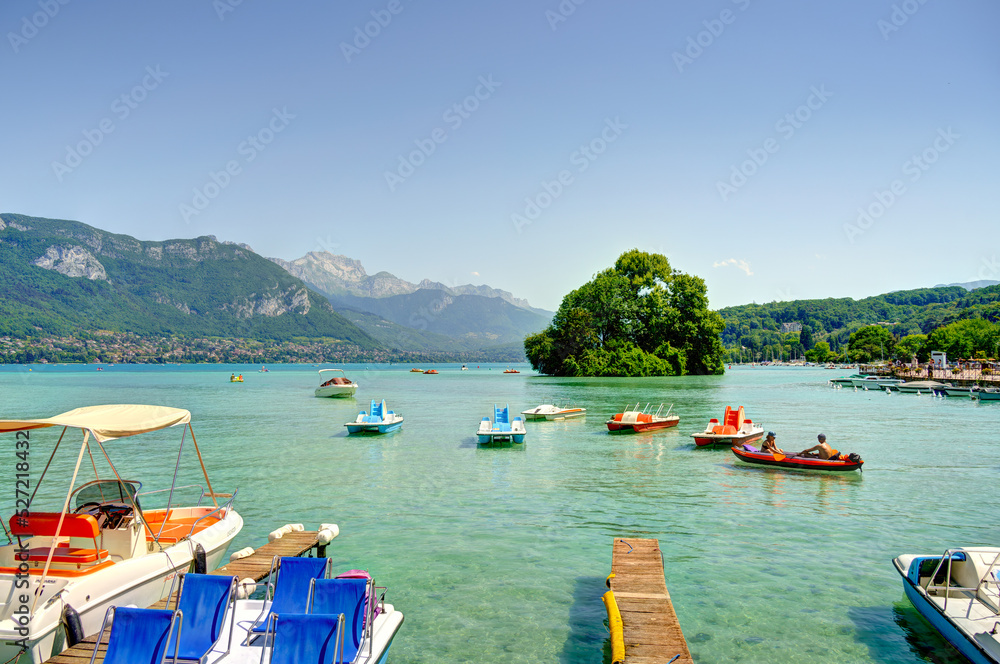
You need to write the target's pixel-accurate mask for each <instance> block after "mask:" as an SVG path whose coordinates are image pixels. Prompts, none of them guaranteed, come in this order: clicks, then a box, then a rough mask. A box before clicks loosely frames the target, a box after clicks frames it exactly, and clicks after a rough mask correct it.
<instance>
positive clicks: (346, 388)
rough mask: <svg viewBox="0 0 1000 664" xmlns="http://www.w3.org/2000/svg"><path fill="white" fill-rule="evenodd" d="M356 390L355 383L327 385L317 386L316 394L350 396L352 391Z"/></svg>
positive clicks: (352, 394)
mask: <svg viewBox="0 0 1000 664" xmlns="http://www.w3.org/2000/svg"><path fill="white" fill-rule="evenodd" d="M357 391H358V386H357V384H353V385H327V386H326V387H317V388H316V393H315V394H316V396H318V397H334V398H337V397H352V396H354V393H355V392H357Z"/></svg>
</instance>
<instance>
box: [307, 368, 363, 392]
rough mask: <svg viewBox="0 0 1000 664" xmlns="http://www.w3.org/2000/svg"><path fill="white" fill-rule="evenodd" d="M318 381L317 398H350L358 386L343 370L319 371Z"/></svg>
mask: <svg viewBox="0 0 1000 664" xmlns="http://www.w3.org/2000/svg"><path fill="white" fill-rule="evenodd" d="M319 379H320V385H319V387H317V388H316V396H318V397H350V396H354V393H355V392H356V391H357V390H358V384H357V383H355V382H354V381H352V380H351V379H350V378H348V377H347V374H345V373H344V370H343V369H320V370H319Z"/></svg>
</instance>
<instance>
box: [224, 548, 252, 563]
mask: <svg viewBox="0 0 1000 664" xmlns="http://www.w3.org/2000/svg"><path fill="white" fill-rule="evenodd" d="M252 555H253V549H252V548H251V547H249V546H248V547H244V548H242V549H240V550H239V551H234V552H233V553H232V554H231V555H230V556H229V562H233V561H235V560H239V559H240V558H246V557H247V556H252Z"/></svg>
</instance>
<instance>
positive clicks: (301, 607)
mask: <svg viewBox="0 0 1000 664" xmlns="http://www.w3.org/2000/svg"><path fill="white" fill-rule="evenodd" d="M330 563H331V560H330V559H329V558H298V557H295V556H289V557H284V558H281V559H279V558H278V557H277V556H275V557H274V560H272V562H271V573H270V574H269V575H268V580H267V590H268V595H269V596H270V595H271V593H272V592H273V593H274V595H273V597H269V599H271V608H270V611H268V613H267V614H266V615H265V614H263V612H261V616H260V617H259V618H258V619H257V620H256V621H255V622H254V625H253V627H251V628H250V631H251V632H252V633H253V634H254V635H260V634H263V633H264V632H266V631H267V625H268V620H269V618H270V616H271V614H275V613H277V614H282V613H305V612H306V606H307V605H308V604H309V582H310V581H312V580H313V579H324V578H326V577H327V576H329V570H330Z"/></svg>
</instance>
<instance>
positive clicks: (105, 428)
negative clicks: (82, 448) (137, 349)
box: [0, 404, 191, 443]
mask: <svg viewBox="0 0 1000 664" xmlns="http://www.w3.org/2000/svg"><path fill="white" fill-rule="evenodd" d="M190 421H191V413H190V412H189V411H187V410H184V409H183V408H170V407H169V406H143V405H135V404H118V405H108V406H87V407H85V408H77V409H75V410H71V411H69V412H66V413H63V414H61V415H55V416H53V417H48V418H43V419H38V420H0V433H8V432H11V431H24V430H28V429H42V428H44V427H72V428H74V429H84V430H86V431H89V432H90V433H91V434H92V435H93V436H94V437H95V438H96V439H97V440H98V441H100V442H102V443H103V442H104V441H106V440H114V439H116V438H125V437H127V436H135V435H138V434H140V433H147V432H149V431H159V430H160V429H166V428H167V427H172V426H175V425H178V424H188V423H189V422H190Z"/></svg>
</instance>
